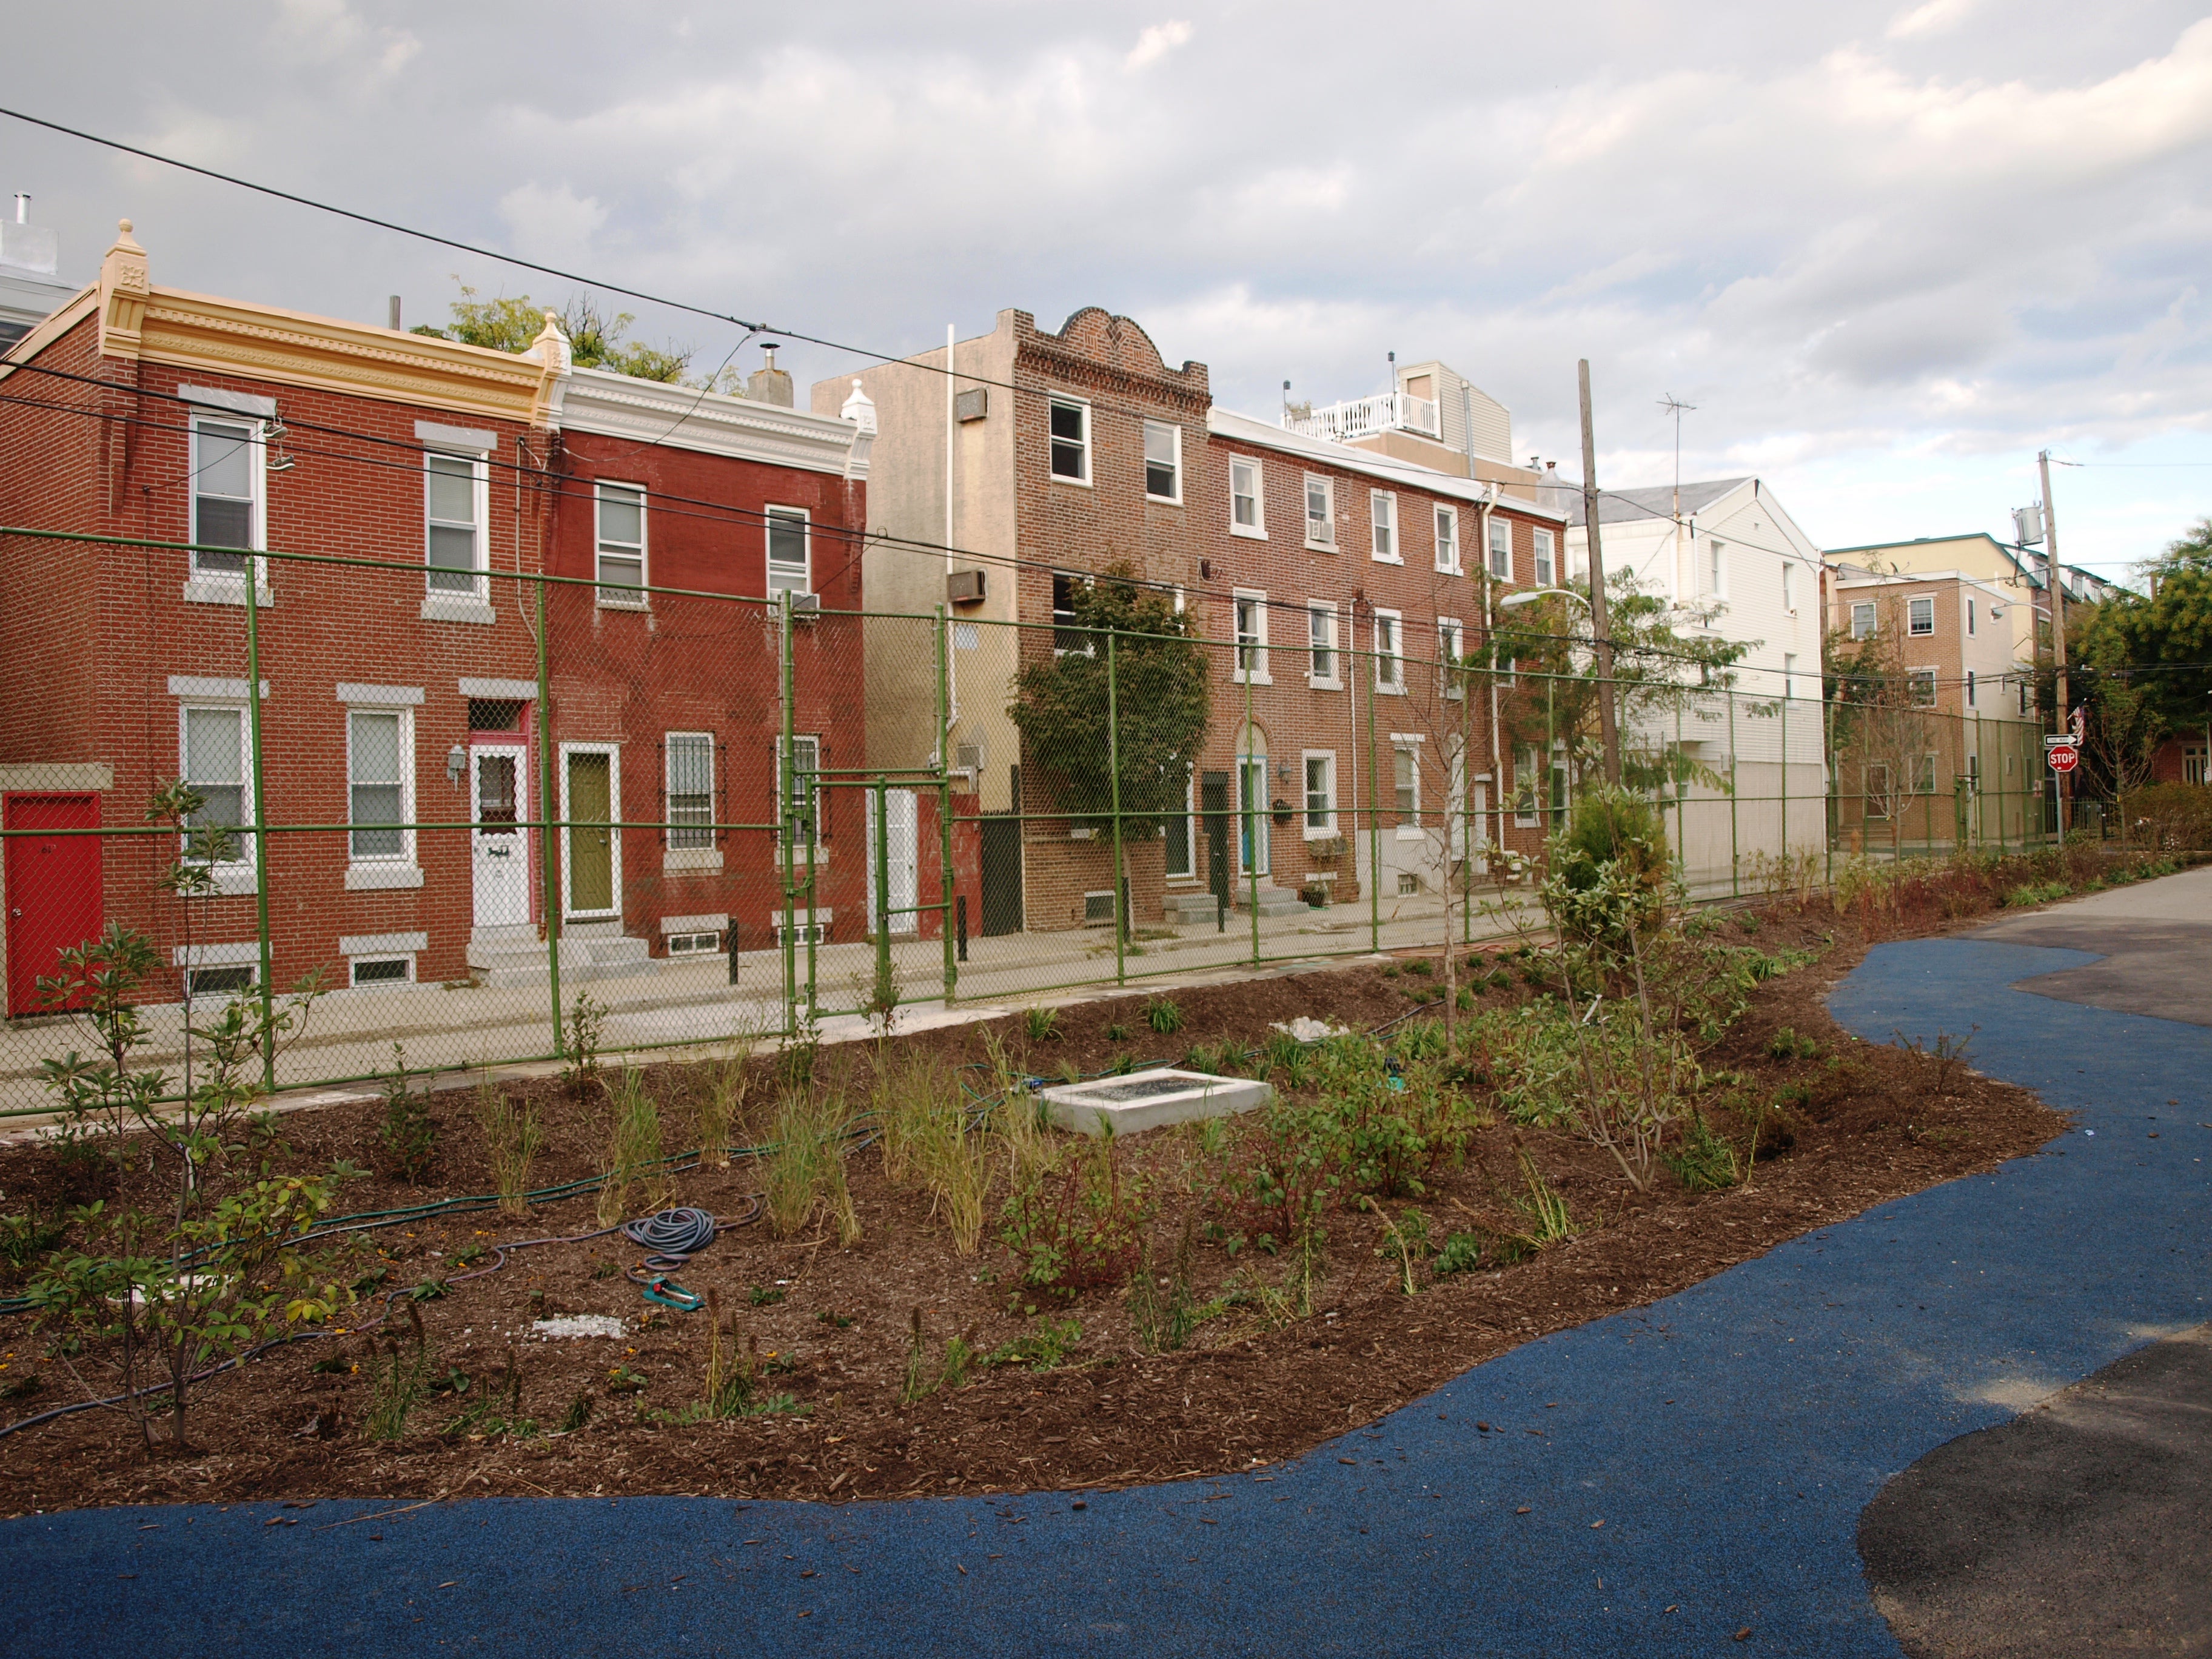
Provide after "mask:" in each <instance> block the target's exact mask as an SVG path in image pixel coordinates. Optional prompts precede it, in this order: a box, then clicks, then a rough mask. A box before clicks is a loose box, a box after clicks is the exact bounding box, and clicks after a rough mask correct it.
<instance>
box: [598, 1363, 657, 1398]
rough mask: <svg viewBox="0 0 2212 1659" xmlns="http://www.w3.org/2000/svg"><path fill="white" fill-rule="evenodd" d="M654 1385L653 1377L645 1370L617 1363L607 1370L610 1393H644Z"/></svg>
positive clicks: (608, 1390)
mask: <svg viewBox="0 0 2212 1659" xmlns="http://www.w3.org/2000/svg"><path fill="white" fill-rule="evenodd" d="M652 1386H653V1379H652V1378H651V1377H649V1376H647V1375H646V1374H645V1373H644V1372H643V1371H635V1370H631V1369H630V1368H629V1366H627V1365H617V1366H614V1367H612V1368H611V1370H609V1371H608V1372H607V1392H608V1393H609V1394H643V1393H644V1392H645V1391H646V1390H647V1389H649V1388H651V1387H652Z"/></svg>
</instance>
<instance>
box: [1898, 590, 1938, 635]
mask: <svg viewBox="0 0 2212 1659" xmlns="http://www.w3.org/2000/svg"><path fill="white" fill-rule="evenodd" d="M1935 631H1936V597H1935V595H1934V594H1932V593H1930V594H1923V595H1921V596H1920V597H1919V598H1917V599H1907V600H1906V601H1905V632H1907V633H1908V634H1933V633H1934V632H1935Z"/></svg>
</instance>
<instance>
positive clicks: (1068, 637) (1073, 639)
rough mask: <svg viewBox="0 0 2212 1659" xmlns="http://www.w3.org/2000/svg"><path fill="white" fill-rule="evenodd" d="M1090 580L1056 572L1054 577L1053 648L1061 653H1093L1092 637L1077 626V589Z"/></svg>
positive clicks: (1063, 572)
mask: <svg viewBox="0 0 2212 1659" xmlns="http://www.w3.org/2000/svg"><path fill="white" fill-rule="evenodd" d="M1088 580H1089V578H1088V577H1085V576H1073V575H1070V574H1067V573H1066V572H1065V571H1059V570H1056V571H1054V573H1053V577H1052V648H1053V649H1054V651H1055V652H1060V651H1080V652H1082V653H1084V654H1085V655H1086V656H1088V655H1089V654H1090V653H1091V635H1088V634H1086V633H1085V632H1084V631H1083V630H1082V629H1080V628H1079V627H1078V626H1077V624H1076V620H1075V601H1076V589H1077V587H1078V586H1080V585H1081V584H1083V583H1085V582H1086V581H1088Z"/></svg>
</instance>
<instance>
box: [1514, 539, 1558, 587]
mask: <svg viewBox="0 0 2212 1659" xmlns="http://www.w3.org/2000/svg"><path fill="white" fill-rule="evenodd" d="M1512 533H1513V532H1511V531H1510V530H1508V531H1507V532H1506V534H1507V536H1508V537H1509V538H1510V536H1511V535H1512ZM1528 545H1529V553H1528V561H1529V563H1528V574H1530V575H1531V576H1534V578H1535V580H1536V586H1539V587H1556V586H1559V538H1558V537H1556V536H1554V535H1553V533H1552V532H1550V531H1549V530H1547V529H1546V528H1545V527H1544V526H1542V525H1531V526H1529V529H1528ZM1509 580H1510V578H1509Z"/></svg>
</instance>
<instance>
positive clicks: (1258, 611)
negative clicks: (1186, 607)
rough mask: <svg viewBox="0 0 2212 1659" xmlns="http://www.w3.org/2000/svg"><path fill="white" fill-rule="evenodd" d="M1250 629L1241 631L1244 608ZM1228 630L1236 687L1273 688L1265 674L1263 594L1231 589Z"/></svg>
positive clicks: (1264, 607)
mask: <svg viewBox="0 0 2212 1659" xmlns="http://www.w3.org/2000/svg"><path fill="white" fill-rule="evenodd" d="M1248 606H1249V607H1250V609H1249V616H1250V617H1251V622H1252V629H1251V631H1250V632H1249V633H1247V632H1246V631H1245V627H1244V623H1245V618H1246V616H1247V610H1246V607H1248ZM1229 607H1230V608H1229V618H1230V631H1231V634H1232V635H1234V636H1235V643H1236V651H1237V656H1236V679H1237V684H1240V685H1242V684H1246V683H1248V682H1249V684H1253V685H1273V684H1274V681H1273V679H1271V678H1269V677H1268V674H1267V592H1265V590H1263V589H1261V588H1257V587H1239V588H1237V589H1235V590H1234V591H1233V592H1232V593H1231V598H1230V602H1229Z"/></svg>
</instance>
